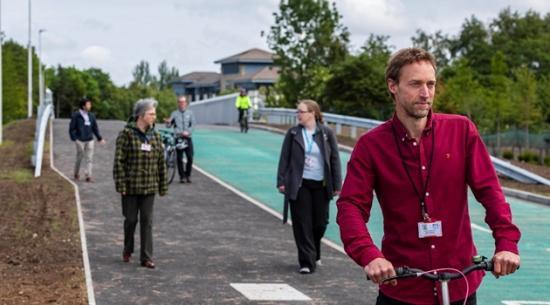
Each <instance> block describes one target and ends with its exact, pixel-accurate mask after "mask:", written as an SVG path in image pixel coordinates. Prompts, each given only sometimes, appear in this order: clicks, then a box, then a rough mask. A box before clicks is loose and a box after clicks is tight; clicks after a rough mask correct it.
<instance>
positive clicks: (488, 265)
mask: <svg viewBox="0 0 550 305" xmlns="http://www.w3.org/2000/svg"><path fill="white" fill-rule="evenodd" d="M484 269H485V271H493V261H491V260H487V261H485V268H484Z"/></svg>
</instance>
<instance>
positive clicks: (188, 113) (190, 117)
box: [164, 96, 196, 183]
mask: <svg viewBox="0 0 550 305" xmlns="http://www.w3.org/2000/svg"><path fill="white" fill-rule="evenodd" d="M187 107H188V103H187V99H186V98H185V96H180V97H178V109H177V110H174V111H173V112H172V114H171V115H170V117H169V118H166V119H164V122H165V123H166V124H168V126H169V127H174V137H175V138H176V143H178V141H186V142H187V146H185V145H176V153H177V165H178V174H179V176H180V183H191V170H192V169H193V154H194V151H193V138H192V135H193V130H194V128H195V124H196V121H195V115H194V114H193V110H191V109H188V108H187ZM182 146H183V147H184V148H180V147H182ZM184 153H185V157H186V159H187V162H186V163H185V168H184V167H183V154H184Z"/></svg>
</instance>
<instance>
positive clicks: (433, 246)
mask: <svg viewBox="0 0 550 305" xmlns="http://www.w3.org/2000/svg"><path fill="white" fill-rule="evenodd" d="M431 247H432V249H435V245H432V246H431ZM434 290H435V288H434Z"/></svg>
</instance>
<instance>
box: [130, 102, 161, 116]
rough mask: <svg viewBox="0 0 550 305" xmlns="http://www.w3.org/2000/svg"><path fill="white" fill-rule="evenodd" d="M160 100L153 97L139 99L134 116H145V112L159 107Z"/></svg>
mask: <svg viewBox="0 0 550 305" xmlns="http://www.w3.org/2000/svg"><path fill="white" fill-rule="evenodd" d="M157 105H158V102H157V101H156V100H155V99H154V98H152V97H148V98H144V99H141V100H138V101H137V102H136V104H135V105H134V118H135V119H137V118H138V117H140V116H143V115H144V114H145V112H146V111H147V110H149V109H151V108H157Z"/></svg>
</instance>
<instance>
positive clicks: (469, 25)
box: [449, 16, 494, 75]
mask: <svg viewBox="0 0 550 305" xmlns="http://www.w3.org/2000/svg"><path fill="white" fill-rule="evenodd" d="M489 37H490V32H489V30H488V29H487V28H486V27H485V25H484V24H483V22H481V21H480V20H479V19H477V18H476V17H475V16H472V17H471V18H470V19H467V20H466V21H465V23H464V24H463V25H462V30H461V32H460V35H459V36H458V38H456V39H453V40H451V41H450V42H449V44H450V53H451V58H455V57H456V58H463V59H466V60H467V61H468V62H469V65H470V67H472V69H474V71H476V73H478V74H480V75H488V74H490V66H491V57H492V54H493V52H494V50H492V49H491V46H490V44H489V42H490V40H489Z"/></svg>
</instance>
